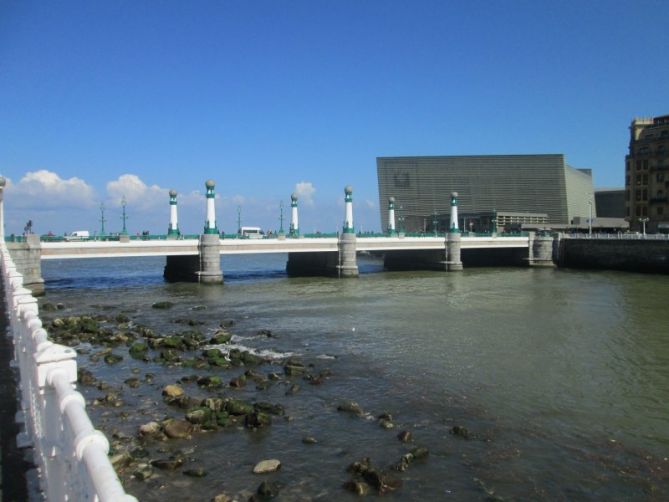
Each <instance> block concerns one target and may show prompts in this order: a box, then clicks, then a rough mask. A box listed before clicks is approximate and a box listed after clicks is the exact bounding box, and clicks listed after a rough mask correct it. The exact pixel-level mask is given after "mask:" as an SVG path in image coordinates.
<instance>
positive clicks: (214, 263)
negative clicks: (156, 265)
mask: <svg viewBox="0 0 669 502" xmlns="http://www.w3.org/2000/svg"><path fill="white" fill-rule="evenodd" d="M197 247H198V254H197V255H180V256H179V255H177V256H167V257H166V260H165V269H164V270H163V277H164V278H165V280H167V281H169V282H199V283H202V284H223V271H222V270H221V249H220V248H221V244H220V240H219V237H218V235H217V234H202V235H200V238H199V241H198V246H197Z"/></svg>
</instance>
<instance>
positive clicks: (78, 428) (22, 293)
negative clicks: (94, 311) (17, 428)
mask: <svg viewBox="0 0 669 502" xmlns="http://www.w3.org/2000/svg"><path fill="white" fill-rule="evenodd" d="M0 258H1V261H0V266H1V268H2V271H1V277H2V281H3V283H4V297H5V298H4V301H5V303H6V306H7V313H8V317H9V327H10V330H11V335H12V337H13V339H14V354H15V359H16V361H17V363H18V367H19V370H20V382H21V410H22V411H21V414H22V416H23V420H24V425H25V431H24V432H23V433H22V436H24V437H23V441H22V442H23V443H25V444H26V445H31V446H32V448H33V451H34V457H35V462H36V464H37V467H38V470H39V478H40V484H41V489H42V491H43V493H44V495H45V497H46V499H47V500H49V501H58V502H60V501H66V500H91V501H101V502H112V501H113V502H136V501H137V499H136V498H135V497H133V496H132V495H128V494H127V493H126V492H125V490H124V489H123V486H121V482H120V481H119V478H118V476H117V474H116V471H115V470H114V468H113V467H112V465H111V463H110V461H109V457H108V453H109V441H108V440H107V438H106V437H105V436H104V434H102V432H100V431H98V430H96V429H95V428H94V427H93V424H92V423H91V420H90V418H89V417H88V414H87V413H86V409H85V400H84V397H83V396H82V395H81V394H80V393H79V392H77V391H75V390H74V387H75V384H76V381H77V361H76V352H75V351H74V350H73V349H71V348H69V347H65V346H63V345H58V344H55V343H53V342H51V341H49V339H48V337H47V332H46V331H45V330H44V328H43V327H42V321H41V320H40V318H39V315H38V308H37V300H36V299H35V298H34V297H33V296H32V294H31V292H30V290H28V289H26V288H24V287H23V276H22V275H21V274H20V273H18V271H17V269H16V266H15V265H14V262H13V261H12V259H11V257H10V255H9V251H8V249H7V246H6V244H5V243H4V242H0Z"/></svg>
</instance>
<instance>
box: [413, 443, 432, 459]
mask: <svg viewBox="0 0 669 502" xmlns="http://www.w3.org/2000/svg"><path fill="white" fill-rule="evenodd" d="M410 453H411V454H412V455H413V457H414V458H415V459H418V460H420V459H423V458H427V457H428V455H429V454H430V450H428V449H427V448H425V447H423V446H419V447H416V448H414V449H413V450H411V452H410Z"/></svg>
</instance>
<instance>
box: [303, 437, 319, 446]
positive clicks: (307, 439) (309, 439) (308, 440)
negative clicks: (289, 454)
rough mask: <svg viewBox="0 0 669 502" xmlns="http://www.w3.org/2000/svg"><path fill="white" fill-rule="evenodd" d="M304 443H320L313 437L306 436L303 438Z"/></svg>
mask: <svg viewBox="0 0 669 502" xmlns="http://www.w3.org/2000/svg"><path fill="white" fill-rule="evenodd" d="M302 442H303V443H304V444H316V443H318V440H317V439H316V438H315V437H313V436H304V437H303V438H302Z"/></svg>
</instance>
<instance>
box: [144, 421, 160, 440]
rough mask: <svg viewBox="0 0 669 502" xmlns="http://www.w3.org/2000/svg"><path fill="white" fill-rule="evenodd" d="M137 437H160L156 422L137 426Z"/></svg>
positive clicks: (158, 426) (158, 425)
mask: <svg viewBox="0 0 669 502" xmlns="http://www.w3.org/2000/svg"><path fill="white" fill-rule="evenodd" d="M139 435H140V436H143V437H149V436H157V435H162V431H161V429H160V424H159V423H158V422H148V423H146V424H143V425H140V426H139Z"/></svg>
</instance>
